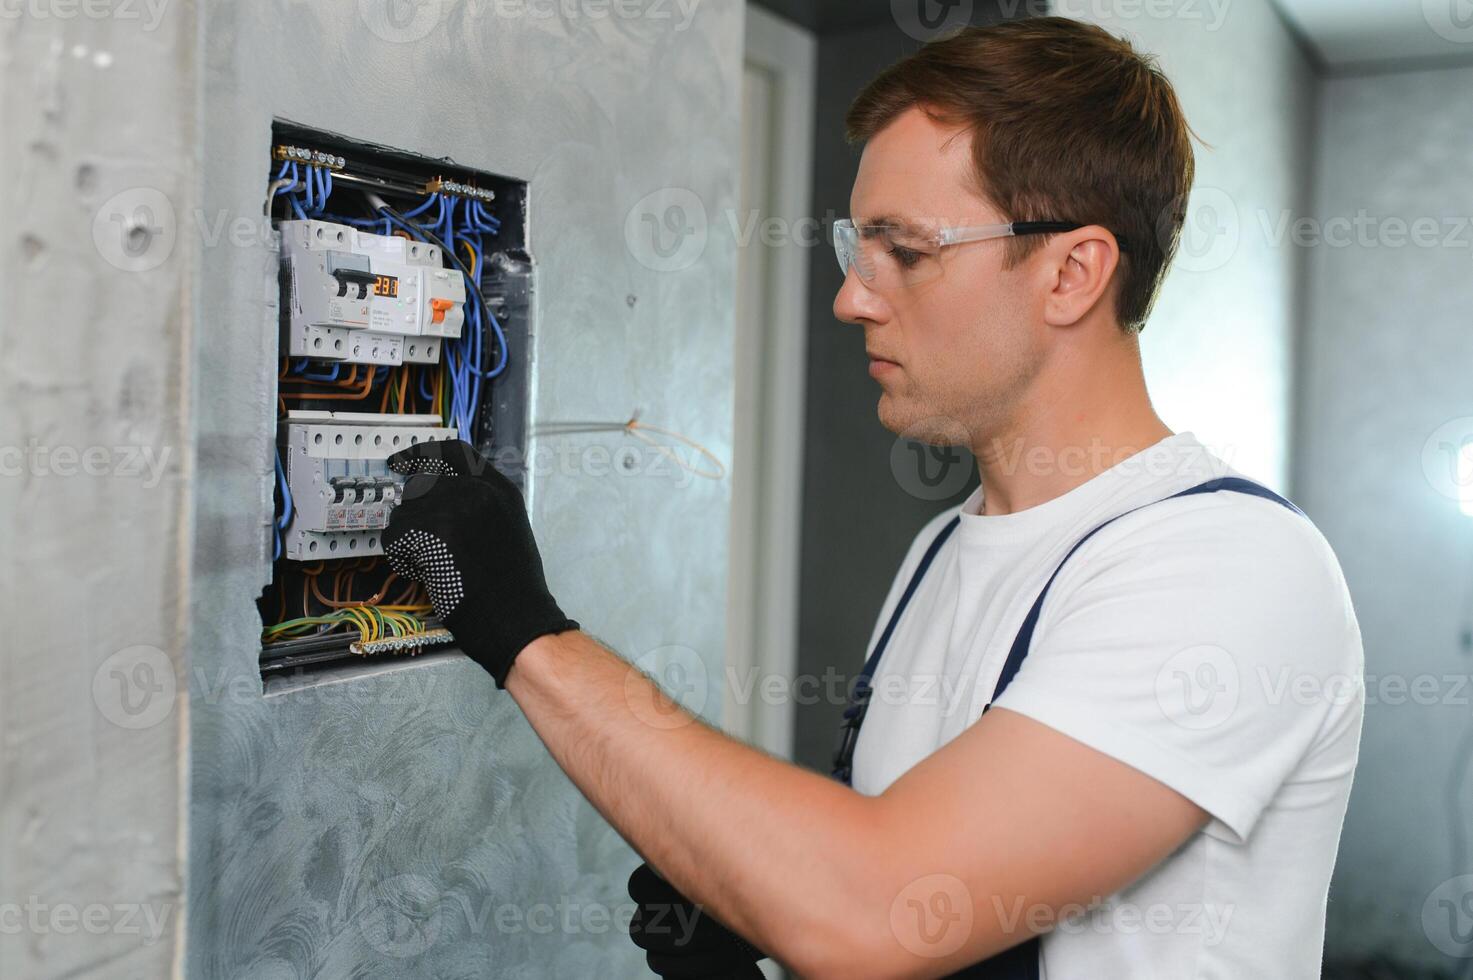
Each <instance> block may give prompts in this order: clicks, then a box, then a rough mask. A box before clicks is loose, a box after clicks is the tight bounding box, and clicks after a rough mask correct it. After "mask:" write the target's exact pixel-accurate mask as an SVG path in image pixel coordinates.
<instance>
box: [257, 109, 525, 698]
mask: <svg viewBox="0 0 1473 980" xmlns="http://www.w3.org/2000/svg"><path fill="white" fill-rule="evenodd" d="M261 163H262V171H263V173H262V175H263V185H262V186H263V189H264V191H265V195H266V200H267V202H268V204H267V207H268V213H269V215H270V218H271V222H272V225H273V227H274V228H275V230H276V232H277V239H278V244H279V249H280V265H279V276H278V288H279V295H280V310H279V312H280V324H279V329H278V331H277V333H276V339H275V344H276V347H277V358H276V363H277V391H276V399H275V406H276V440H275V457H276V458H275V460H274V464H273V465H274V467H275V471H276V493H275V509H274V512H273V513H272V514H271V515H270V519H269V522H268V523H267V524H266V531H267V533H268V534H269V535H270V539H271V550H272V555H273V560H272V568H271V580H270V582H269V583H268V585H267V587H266V589H265V591H264V592H263V593H262V595H261V597H260V599H259V600H258V607H259V610H260V613H261V621H262V627H263V629H262V643H261V657H260V667H261V675H262V679H263V681H265V682H267V683H270V682H271V681H273V680H279V679H282V678H284V677H286V676H289V675H301V674H302V673H303V672H306V671H314V672H315V671H325V670H339V669H344V668H351V667H353V666H357V665H361V664H363V663H364V661H365V659H369V660H373V659H375V658H383V657H394V656H413V655H416V654H418V653H421V652H424V651H427V650H430V649H436V648H445V647H446V646H447V644H449V643H451V642H453V638H452V637H451V636H450V635H449V633H448V632H446V631H445V630H444V629H443V628H442V627H441V625H440V623H439V622H438V621H437V620H436V619H435V617H434V613H433V610H432V609H431V608H430V606H429V601H428V598H427V597H426V596H425V594H424V591H423V590H422V589H421V588H420V587H419V586H417V585H414V584H413V583H409V582H405V581H403V580H400V579H398V578H396V577H395V576H394V575H393V571H392V569H390V568H389V566H388V563H387V562H386V561H385V560H384V558H383V548H382V541H381V538H382V532H383V529H384V528H385V527H386V526H387V525H388V521H389V517H390V515H392V513H393V509H394V507H395V506H396V503H397V501H398V499H399V497H400V495H401V493H402V488H403V478H402V477H400V476H398V475H397V474H394V473H392V472H391V471H390V470H389V468H388V465H387V462H386V461H387V459H388V457H389V456H390V455H392V454H393V453H395V452H398V451H399V450H400V449H403V448H406V447H408V446H411V445H415V444H417V443H419V442H422V441H427V440H444V439H464V440H465V441H467V442H469V443H471V444H472V445H473V446H475V447H476V449H477V450H479V451H480V452H481V453H482V454H483V455H485V456H487V457H488V458H490V459H492V460H494V461H495V463H496V465H497V467H498V468H499V469H500V470H501V471H502V472H503V473H506V474H507V475H508V476H509V477H511V478H512V479H513V480H514V481H516V482H517V483H518V484H520V485H522V486H523V488H524V489H525V481H526V458H527V457H526V448H527V414H528V403H529V397H530V389H531V385H530V382H531V377H530V372H531V369H532V350H531V346H532V345H531V341H532V333H533V330H532V317H533V311H534V307H535V303H534V263H533V259H532V255H531V253H530V251H529V250H528V243H527V221H528V214H527V200H528V198H527V183H526V181H524V180H518V179H516V178H512V177H506V176H502V175H499V174H494V173H490V172H487V171H482V170H475V169H471V168H468V167H465V166H461V165H458V164H455V163H453V162H452V161H450V160H449V159H443V158H442V159H436V158H433V157H428V156H421V155H417V154H414V153H410V152H406V151H404V150H399V149H394V148H391V147H386V146H380V145H377V144H372V143H367V142H363V141H360V140H356V139H353V138H351V137H348V136H343V135H339V134H336V133H328V132H324V131H321V130H316V129H311V128H308V127H305V126H300V125H297V124H295V123H291V122H287V121H284V120H277V121H276V122H275V123H274V124H273V126H272V141H271V148H270V151H269V155H268V156H266V157H264V158H263V159H262V161H261Z"/></svg>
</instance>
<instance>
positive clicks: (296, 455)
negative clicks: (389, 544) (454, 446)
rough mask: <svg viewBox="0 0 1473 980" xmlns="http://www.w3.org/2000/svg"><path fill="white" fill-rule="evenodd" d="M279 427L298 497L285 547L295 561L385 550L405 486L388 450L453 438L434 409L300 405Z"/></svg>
mask: <svg viewBox="0 0 1473 980" xmlns="http://www.w3.org/2000/svg"><path fill="white" fill-rule="evenodd" d="M281 428H282V437H281V442H282V446H283V450H284V455H285V460H286V478H287V487H288V489H289V490H290V493H291V500H292V503H293V507H292V513H291V519H290V523H289V524H288V525H287V527H286V529H285V531H284V539H285V552H286V557H287V558H289V559H291V560H293V561H315V560H317V559H319V558H346V557H350V556H355V555H358V556H361V555H379V554H382V553H383V546H382V544H381V543H380V542H379V536H380V532H382V531H383V529H384V528H386V527H388V526H389V515H390V514H391V513H392V512H393V509H394V506H395V504H397V503H398V501H399V499H400V496H401V493H402V491H403V487H404V477H403V476H401V475H399V474H397V473H393V472H391V471H390V470H389V467H388V463H387V462H386V461H387V460H388V458H389V456H390V455H392V454H394V453H396V452H398V451H399V450H401V449H406V448H408V447H409V446H412V445H414V444H416V443H420V442H434V441H439V440H445V439H454V438H455V437H456V432H455V429H453V428H449V427H446V426H444V425H441V424H440V418H439V416H436V415H372V414H367V413H359V412H311V411H296V412H291V413H289V414H288V415H287V418H286V421H285V422H283V423H282V424H281Z"/></svg>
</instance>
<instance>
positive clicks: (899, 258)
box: [890, 245, 925, 269]
mask: <svg viewBox="0 0 1473 980" xmlns="http://www.w3.org/2000/svg"><path fill="white" fill-rule="evenodd" d="M890 255H891V256H892V257H893V258H894V259H895V261H896V262H899V263H900V264H901V265H902V266H904V267H905V268H907V269H914V268H915V267H916V266H917V265H919V264H920V261H921V259H923V258H925V255H924V254H923V253H921V252H917V251H916V250H915V249H911V248H906V247H905V246H904V245H891V246H890Z"/></svg>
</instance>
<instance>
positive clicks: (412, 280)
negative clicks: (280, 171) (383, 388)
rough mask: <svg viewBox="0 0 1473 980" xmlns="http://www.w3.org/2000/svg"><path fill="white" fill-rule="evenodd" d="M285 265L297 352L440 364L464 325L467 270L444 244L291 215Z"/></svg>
mask: <svg viewBox="0 0 1473 980" xmlns="http://www.w3.org/2000/svg"><path fill="white" fill-rule="evenodd" d="M278 227H279V229H280V231H281V261H282V273H283V277H284V278H285V280H286V282H287V284H288V288H287V304H288V310H287V313H288V315H287V316H286V317H285V318H284V319H283V325H284V329H285V331H286V334H285V338H284V339H285V343H284V347H285V348H286V350H287V353H288V354H289V355H290V356H292V357H311V358H316V359H318V360H324V361H340V362H344V363H348V364H373V365H381V364H384V365H391V366H392V365H397V364H403V363H406V362H407V363H412V364H435V363H438V362H439V360H440V352H441V350H442V347H443V341H444V340H445V339H446V338H451V339H454V338H458V337H460V335H461V332H462V330H463V329H464V326H465V304H466V288H465V277H464V276H463V275H462V274H461V273H460V271H459V270H458V269H455V268H446V267H445V266H444V265H443V263H442V262H441V253H440V249H439V247H438V246H435V245H429V244H425V243H422V242H414V241H410V240H409V239H407V238H403V237H399V236H396V235H380V234H375V233H374V232H371V231H364V230H362V229H359V228H354V227H352V226H350V225H342V224H334V223H332V222H327V221H313V220H301V221H284V222H281V224H280V225H279V226H278Z"/></svg>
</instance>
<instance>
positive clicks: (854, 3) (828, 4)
mask: <svg viewBox="0 0 1473 980" xmlns="http://www.w3.org/2000/svg"><path fill="white" fill-rule="evenodd" d="M753 2H754V3H756V4H757V5H758V6H759V7H766V8H767V9H768V10H770V11H772V12H773V13H775V14H781V15H782V16H783V17H786V18H787V19H788V20H791V21H793V22H794V23H797V24H801V25H803V26H804V27H806V28H808V29H809V30H810V31H813V32H814V33H816V34H838V33H842V32H844V31H851V30H855V29H856V28H860V27H869V26H871V25H874V24H879V23H883V22H885V21H889V22H891V23H894V20H895V14H894V12H893V4H894V3H896V2H899V0H753ZM905 2H907V3H915V2H916V0H905ZM971 6H972V11H973V18H972V20H973V23H978V22H989V21H993V20H996V19H997V15H996V13H995V12H994V11H995V9H996V7H997V0H973V2H972V5H971Z"/></svg>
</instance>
